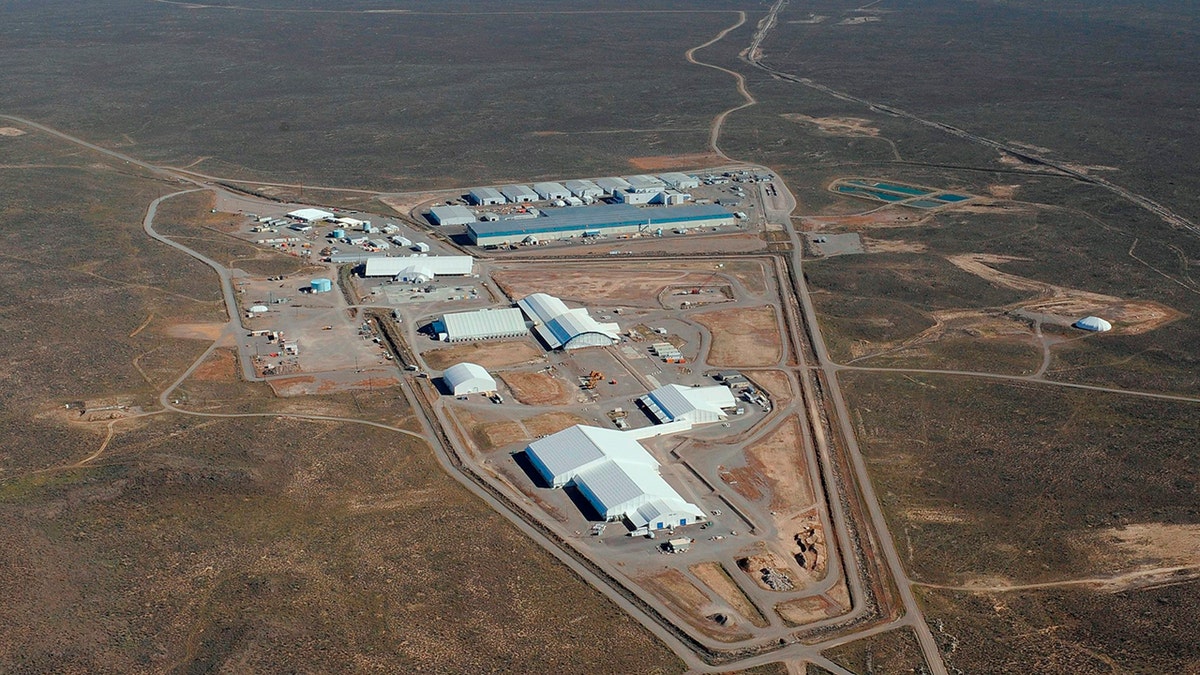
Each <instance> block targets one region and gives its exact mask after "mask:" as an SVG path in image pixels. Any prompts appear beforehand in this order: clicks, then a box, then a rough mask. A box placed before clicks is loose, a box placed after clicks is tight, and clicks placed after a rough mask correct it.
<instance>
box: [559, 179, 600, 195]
mask: <svg viewBox="0 0 1200 675" xmlns="http://www.w3.org/2000/svg"><path fill="white" fill-rule="evenodd" d="M563 186H564V187H565V188H567V189H568V190H570V191H571V194H573V195H575V196H576V197H578V198H580V199H584V198H588V197H590V198H592V199H596V198H598V197H603V196H604V190H603V189H601V187H600V186H599V185H596V184H595V183H593V182H592V181H590V180H569V181H567V182H566V183H563Z"/></svg>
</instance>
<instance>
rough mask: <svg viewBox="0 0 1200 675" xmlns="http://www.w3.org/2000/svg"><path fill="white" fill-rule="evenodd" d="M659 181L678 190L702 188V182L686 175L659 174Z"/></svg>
mask: <svg viewBox="0 0 1200 675" xmlns="http://www.w3.org/2000/svg"><path fill="white" fill-rule="evenodd" d="M658 178H659V180H661V181H662V182H664V183H666V184H667V185H669V186H671V187H673V188H675V189H676V190H690V189H692V188H698V187H700V181H699V180H698V179H697V178H696V177H695V176H689V175H687V174H686V173H679V172H678V171H672V172H669V173H660V174H658Z"/></svg>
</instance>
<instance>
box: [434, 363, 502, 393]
mask: <svg viewBox="0 0 1200 675" xmlns="http://www.w3.org/2000/svg"><path fill="white" fill-rule="evenodd" d="M442 381H443V382H444V383H445V385H446V389H448V390H449V391H450V393H451V394H454V395H455V396H466V395H467V394H482V393H487V392H492V391H496V380H495V379H494V378H493V377H492V376H491V375H489V374H488V371H487V370H486V369H484V367H483V366H480V365H477V364H474V363H459V364H456V365H453V366H450V367H449V368H447V369H446V370H445V372H443V373H442Z"/></svg>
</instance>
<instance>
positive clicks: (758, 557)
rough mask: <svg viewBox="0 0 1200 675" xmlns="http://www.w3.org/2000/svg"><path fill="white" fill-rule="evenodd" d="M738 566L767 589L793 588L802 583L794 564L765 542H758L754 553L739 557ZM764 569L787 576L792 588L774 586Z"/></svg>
mask: <svg viewBox="0 0 1200 675" xmlns="http://www.w3.org/2000/svg"><path fill="white" fill-rule="evenodd" d="M738 567H740V568H741V570H742V571H743V572H745V573H746V575H747V576H749V577H750V578H751V579H753V580H754V583H756V584H758V586H759V588H762V589H763V590H765V591H774V590H791V588H796V587H798V586H799V585H800V584H799V582H798V580H797V578H796V571H795V569H794V568H793V567H792V565H789V564H788V563H787V562H786V561H785V560H784V559H783V558H782V557H780V556H779V555H778V554H776V553H775V551H773V550H771V549H769V548H767V545H766V544H765V543H763V542H758V544H756V546H755V550H754V551H753V552H752V553H750V554H748V555H746V556H745V557H742V558H739V559H738ZM763 570H770V571H771V572H772V573H773V574H775V575H777V576H778V577H783V578H785V579H786V580H787V581H788V582H790V584H791V588H787V589H783V588H772V587H771V586H770V585H769V584H768V583H767V581H766V579H765V575H764V574H763Z"/></svg>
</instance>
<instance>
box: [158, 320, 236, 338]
mask: <svg viewBox="0 0 1200 675" xmlns="http://www.w3.org/2000/svg"><path fill="white" fill-rule="evenodd" d="M224 328H225V326H224V324H219V323H176V324H172V325H170V326H168V327H167V329H166V333H167V335H170V336H171V337H177V338H184V339H187V340H205V341H209V342H211V341H213V340H216V339H217V338H218V337H220V335H221V331H222V330H224Z"/></svg>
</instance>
